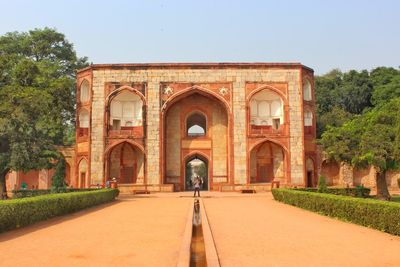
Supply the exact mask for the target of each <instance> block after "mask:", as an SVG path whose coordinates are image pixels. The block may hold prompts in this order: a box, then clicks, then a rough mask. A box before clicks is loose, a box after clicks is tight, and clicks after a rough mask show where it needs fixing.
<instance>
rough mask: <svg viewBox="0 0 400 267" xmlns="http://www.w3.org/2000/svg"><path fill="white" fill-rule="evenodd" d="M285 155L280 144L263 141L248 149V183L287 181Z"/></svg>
mask: <svg viewBox="0 0 400 267" xmlns="http://www.w3.org/2000/svg"><path fill="white" fill-rule="evenodd" d="M286 158H287V157H286V155H285V150H284V148H283V147H282V146H280V145H278V144H276V143H274V142H271V141H268V140H267V141H264V142H261V143H259V144H258V145H256V146H255V147H253V149H252V150H251V151H250V168H249V169H250V179H249V180H250V181H249V182H250V183H270V182H272V181H280V182H283V183H285V182H287V181H286V179H287V177H286V164H285V161H286Z"/></svg>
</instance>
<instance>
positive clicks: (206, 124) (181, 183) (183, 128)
mask: <svg viewBox="0 0 400 267" xmlns="http://www.w3.org/2000/svg"><path fill="white" fill-rule="evenodd" d="M190 99H191V100H190ZM193 99H207V100H206V101H205V102H204V103H206V102H207V101H208V103H210V104H209V105H211V106H202V105H203V102H202V101H194V102H193ZM188 101H189V102H188ZM178 107H183V110H182V111H181V110H180V111H176V110H177V109H178ZM215 108H217V109H220V110H221V112H222V113H221V112H219V113H218V114H222V115H221V116H223V117H224V119H222V121H221V124H218V125H221V127H223V131H224V133H223V134H221V135H220V136H221V137H220V138H223V139H222V140H223V142H218V140H214V141H213V139H215V135H216V132H217V131H218V129H222V128H218V127H215V125H217V124H216V120H218V119H217V117H215V116H214V117H213V115H212V114H214V115H215V114H216V113H215V110H214V109H215ZM196 112H197V113H201V114H203V115H204V117H202V116H199V118H197V119H198V120H195V121H196V123H194V125H196V124H197V125H200V126H199V127H202V128H203V129H204V134H203V133H202V134H198V135H197V134H195V135H190V134H188V129H187V126H188V122H187V118H188V117H190V116H191V115H192V114H193V113H196ZM171 114H175V115H174V118H175V119H174V120H171V116H172V115H171ZM218 116H220V115H218ZM160 117H161V118H160V130H161V138H160V148H161V153H162V156H161V160H160V170H161V177H160V183H161V184H171V183H173V184H174V188H175V190H178V191H179V190H184V188H185V177H183V176H184V169H185V167H186V163H187V162H186V158H185V155H188V154H191V153H192V152H193V151H194V149H196V148H199V147H198V146H202V145H203V146H204V147H203V149H202V152H204V153H205V154H206V155H211V154H212V151H214V150H215V148H214V146H216V145H223V146H224V149H223V150H222V151H223V152H221V153H223V154H224V156H222V159H221V157H217V158H216V160H217V161H218V160H219V161H221V162H223V163H222V165H221V163H220V162H218V163H215V164H218V166H222V167H221V168H224V169H223V170H222V169H221V168H218V169H215V168H213V164H214V163H213V160H210V158H208V162H207V163H208V165H207V166H208V172H209V177H208V178H209V181H210V182H209V186H210V188H211V187H212V184H213V181H212V179H213V175H214V174H213V173H212V172H215V173H217V174H218V175H219V173H221V174H220V175H219V176H220V177H218V179H219V180H218V181H221V183H222V182H223V183H233V157H231V156H230V155H231V153H232V151H233V142H232V141H231V138H232V136H233V133H232V132H233V127H232V125H233V124H232V114H231V106H230V103H229V102H228V101H227V100H226V99H225V98H224V97H223V96H221V95H220V94H218V93H216V92H214V91H211V90H209V89H206V88H203V87H201V86H197V85H194V86H191V87H187V88H185V89H183V90H180V91H178V92H176V93H174V94H173V95H172V96H171V97H170V98H169V99H167V100H166V101H165V103H164V104H163V105H162V110H161V115H160ZM200 117H201V119H202V120H200ZM171 124H174V125H175V126H174V127H175V130H172V131H171V129H170V128H171V127H172V126H171ZM213 125H214V126H213ZM213 131H214V132H213ZM225 131H226V132H225ZM171 133H172V135H176V137H174V138H173V139H174V140H171ZM175 133H178V134H175ZM189 139H191V140H189ZM200 139H201V140H202V141H201V142H202V143H201V142H200ZM168 144H169V145H168ZM173 144H174V149H175V150H176V152H175V154H174V155H175V156H173V155H171V153H167V150H168V151H169V150H171V147H172V146H173ZM167 147H170V148H167ZM178 150H179V152H178ZM210 153H211V154H210ZM211 158H213V157H211ZM171 161H172V162H171ZM175 163H176V164H175ZM171 164H173V165H175V166H174V167H173V168H174V170H173V171H172V170H170V169H169V167H167V166H172V165H171ZM220 169H221V170H220ZM178 170H181V171H178ZM182 170H183V171H182ZM218 175H217V176H218Z"/></svg>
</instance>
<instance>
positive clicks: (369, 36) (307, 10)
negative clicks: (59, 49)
mask: <svg viewBox="0 0 400 267" xmlns="http://www.w3.org/2000/svg"><path fill="white" fill-rule="evenodd" d="M0 14H1V15H0V34H4V33H6V32H9V31H27V30H30V29H33V28H41V27H45V26H48V27H52V28H56V29H57V30H58V31H60V32H62V33H64V34H65V35H66V36H67V39H68V40H69V41H71V42H72V43H73V44H74V45H75V48H76V50H77V52H78V55H79V56H87V57H89V60H90V61H91V62H93V63H147V62H301V63H303V64H305V65H307V66H309V67H311V68H313V69H314V70H315V72H316V74H323V73H326V72H327V71H329V70H331V69H333V68H340V69H342V70H344V71H346V70H349V69H357V70H361V69H368V70H370V69H372V68H374V67H376V66H393V67H398V66H399V65H400V1H398V0H392V1H390V0H380V1H377V0H369V1H366V0H363V1H362V0H347V1H344V0H335V1H334V0H314V1H311V0H302V1H294V0H293V1H284V0H282V1H278V0H276V1H269V0H268V1H267V0H265V1H261V0H260V1H253V0H247V1H244V0H243V1H236V0H230V1H228V0H220V1H219V0H214V1H211V0H200V1H199V0H197V1H190V0H186V1H185V0H181V1H177V0H176V1H166V0H165V1H163V0H154V1H152V0H143V1H133V0H131V1H128V0H126V1H124V0H108V1H94V0H80V1H77V0H68V1H67V0H65V1H61V0H0Z"/></svg>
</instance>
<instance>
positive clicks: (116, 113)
mask: <svg viewBox="0 0 400 267" xmlns="http://www.w3.org/2000/svg"><path fill="white" fill-rule="evenodd" d="M142 109H143V101H142V99H141V98H140V97H139V96H138V95H137V94H135V93H133V92H131V91H128V90H123V91H122V92H120V93H119V94H118V95H117V96H116V97H114V98H113V99H112V100H111V103H110V117H109V124H110V126H111V128H112V130H121V129H124V128H125V129H129V128H132V127H136V126H142V124H143V114H142Z"/></svg>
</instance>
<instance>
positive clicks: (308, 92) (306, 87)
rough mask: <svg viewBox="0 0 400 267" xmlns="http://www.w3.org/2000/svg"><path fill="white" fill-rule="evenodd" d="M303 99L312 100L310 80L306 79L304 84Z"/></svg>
mask: <svg viewBox="0 0 400 267" xmlns="http://www.w3.org/2000/svg"><path fill="white" fill-rule="evenodd" d="M303 99H304V100H305V101H311V100H312V90H311V83H310V81H309V80H308V79H305V80H304V82H303Z"/></svg>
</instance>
